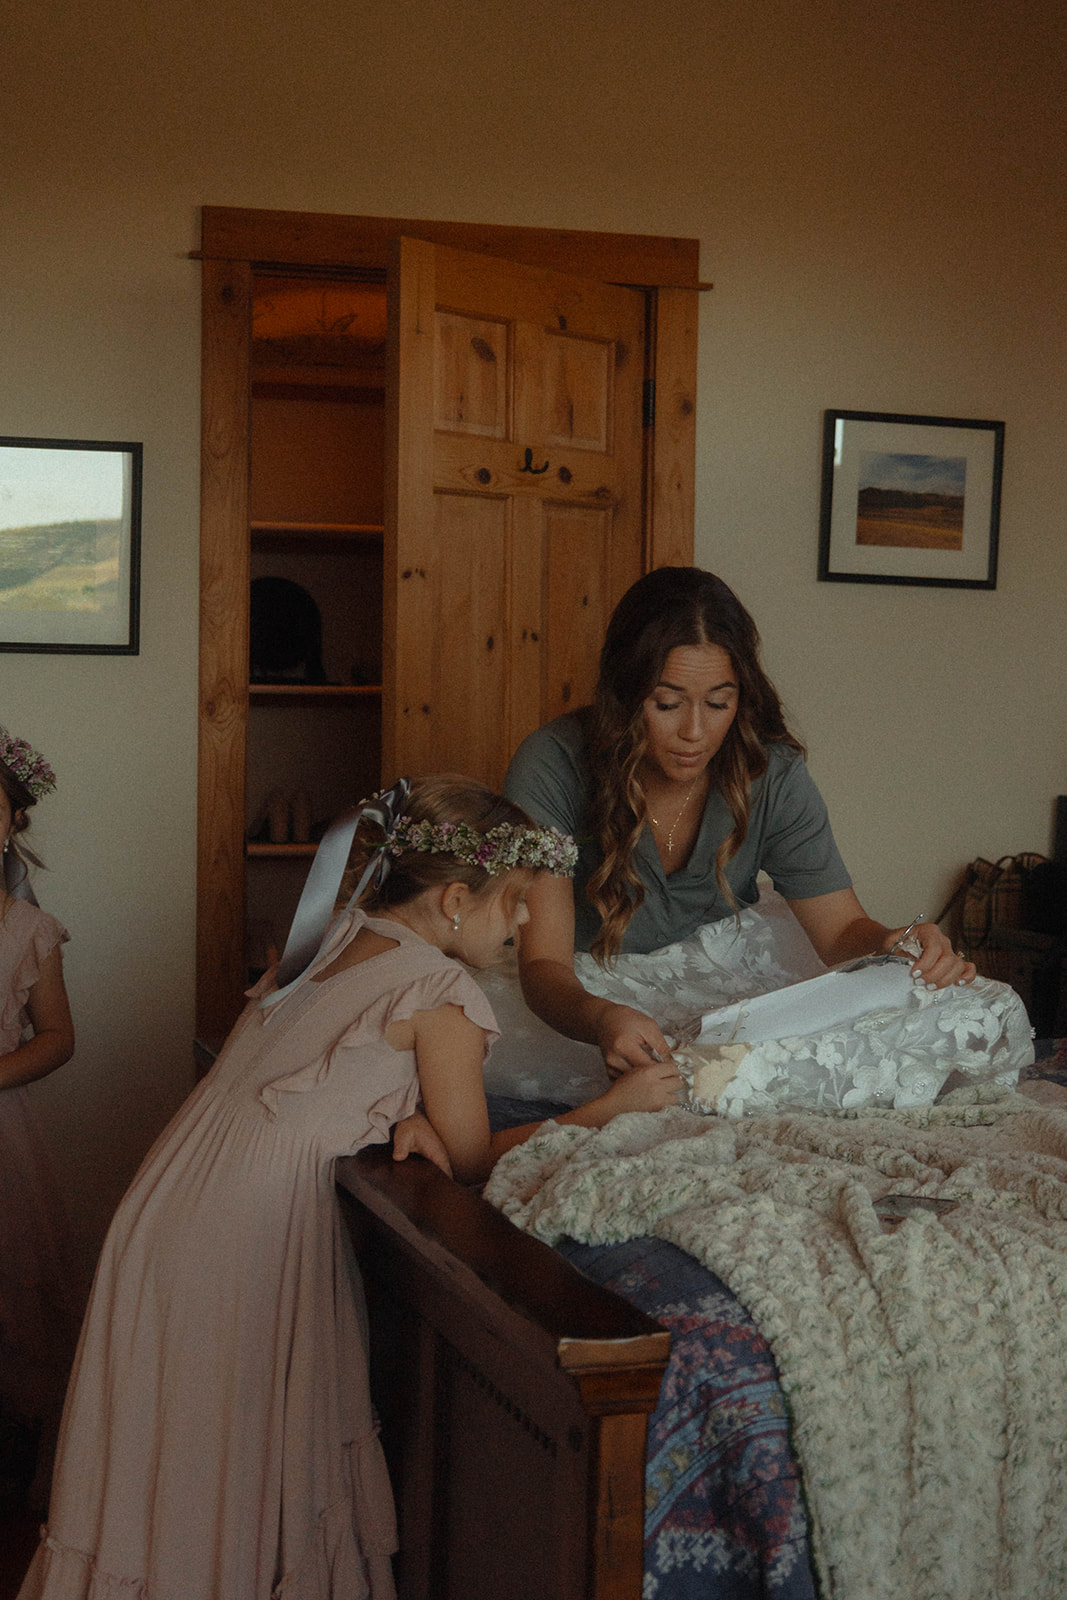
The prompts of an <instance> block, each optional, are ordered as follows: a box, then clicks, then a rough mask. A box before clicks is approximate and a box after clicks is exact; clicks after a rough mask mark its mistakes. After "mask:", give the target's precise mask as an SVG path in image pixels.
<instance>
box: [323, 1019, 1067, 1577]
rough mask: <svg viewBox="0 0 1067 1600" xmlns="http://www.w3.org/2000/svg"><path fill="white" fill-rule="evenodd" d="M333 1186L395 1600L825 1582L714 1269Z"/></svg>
mask: <svg viewBox="0 0 1067 1600" xmlns="http://www.w3.org/2000/svg"><path fill="white" fill-rule="evenodd" d="M1039 1057H1040V1058H1041V1059H1039V1063H1038V1070H1039V1071H1040V1072H1041V1079H1040V1081H1038V1082H1035V1083H1034V1084H1032V1085H1028V1086H1027V1087H1028V1088H1029V1089H1030V1090H1031V1092H1032V1093H1033V1094H1034V1095H1035V1097H1040V1095H1041V1094H1042V1093H1044V1094H1046V1096H1047V1097H1050V1098H1055V1097H1056V1096H1060V1097H1062V1098H1067V1044H1065V1042H1063V1041H1061V1042H1059V1043H1058V1044H1049V1043H1046V1044H1045V1045H1044V1046H1039ZM513 1109H514V1108H513ZM533 1114H534V1115H536V1114H537V1108H534V1111H533ZM507 1118H508V1108H504V1110H503V1113H502V1114H501V1118H500V1120H507ZM516 1120H517V1116H516ZM338 1183H339V1187H340V1191H341V1194H342V1201H343V1211H344V1215H345V1217H346V1220H347V1225H348V1228H349V1230H350V1233H351V1237H352V1240H353V1242H354V1245H355V1248H356V1251H357V1254H358V1257H359V1261H360V1265H361V1268H362V1271H363V1276H364V1280H365V1283H366V1286H367V1293H368V1301H369V1306H370V1318H371V1330H372V1335H371V1337H372V1373H373V1382H374V1389H375V1395H376V1400H377V1404H378V1406H379V1410H380V1412H381V1416H382V1429H383V1440H384V1443H385V1446H386V1452H387V1456H388V1459H389V1463H390V1470H391V1472H392V1475H393V1481H394V1487H395V1490H396V1495H397V1503H398V1515H399V1523H400V1540H401V1550H400V1555H399V1557H398V1569H397V1570H398V1586H399V1592H400V1595H401V1600H430V1597H431V1596H432V1597H433V1600H482V1597H485V1600H489V1597H493V1600H497V1597H500V1596H505V1595H506V1596H507V1597H508V1600H526V1597H527V1596H529V1597H530V1600H586V1597H588V1600H607V1597H611V1600H616V1597H617V1600H622V1597H624V1596H625V1597H630V1600H638V1597H642V1596H643V1597H644V1600H697V1597H698V1596H700V1597H702V1600H755V1597H756V1596H762V1597H773V1600H813V1597H814V1596H816V1595H818V1594H819V1593H820V1592H821V1591H820V1588H819V1585H818V1582H817V1580H816V1577H815V1566H816V1563H814V1562H813V1561H812V1559H811V1554H810V1540H809V1523H808V1513H807V1508H806V1505H805V1496H804V1491H803V1487H802V1484H801V1481H800V1475H799V1473H798V1470H797V1467H796V1465H795V1460H794V1451H793V1449H792V1447H791V1440H790V1431H789V1430H790V1421H789V1412H788V1409H787V1405H786V1402H785V1399H784V1396H783V1392H782V1389H781V1387H780V1386H779V1383H778V1378H777V1373H776V1368H775V1362H774V1360H773V1357H772V1356H771V1352H770V1349H769V1347H768V1344H767V1342H766V1340H765V1339H763V1338H762V1336H761V1334H760V1332H759V1330H758V1329H757V1327H756V1325H755V1323H754V1322H753V1320H752V1318H751V1317H750V1316H749V1315H748V1313H747V1312H746V1311H745V1310H744V1309H743V1307H742V1306H741V1305H740V1304H739V1303H738V1300H737V1299H736V1298H735V1297H734V1296H733V1295H731V1294H730V1292H729V1290H728V1289H726V1287H725V1285H724V1284H723V1283H722V1282H721V1281H720V1280H719V1279H717V1278H716V1277H715V1275H714V1274H712V1273H711V1272H709V1271H708V1270H707V1268H706V1267H704V1266H701V1265H700V1264H699V1263H697V1262H695V1261H694V1260H693V1259H692V1258H691V1256H690V1255H688V1254H687V1253H686V1252H685V1251H683V1250H681V1249H679V1248H677V1246H676V1245H674V1244H672V1243H670V1242H668V1241H665V1240H663V1239H637V1240H630V1241H627V1242H626V1243H624V1244H613V1245H588V1244H586V1245H578V1244H575V1243H573V1242H572V1241H567V1240H564V1241H561V1243H560V1246H559V1247H558V1248H555V1249H553V1248H549V1247H548V1246H547V1245H545V1244H542V1243H540V1242H539V1241H538V1240H537V1239H536V1238H532V1237H530V1236H529V1234H527V1233H525V1232H523V1231H520V1230H519V1229H517V1228H515V1227H514V1226H513V1225H512V1224H511V1223H509V1222H508V1220H507V1219H506V1218H505V1217H504V1216H502V1215H501V1214H500V1212H499V1211H498V1210H496V1209H494V1208H493V1207H492V1206H490V1205H488V1204H487V1203H486V1202H485V1201H484V1200H483V1199H481V1198H479V1196H478V1195H476V1194H475V1193H473V1192H471V1191H468V1190H464V1189H462V1188H461V1187H459V1186H458V1185H456V1184H453V1183H451V1182H450V1181H449V1180H447V1179H445V1178H444V1177H443V1176H442V1175H441V1174H440V1173H438V1172H437V1171H436V1170H435V1169H433V1168H431V1167H430V1166H429V1165H428V1164H426V1163H424V1162H419V1161H415V1160H412V1161H409V1162H408V1163H406V1164H398V1163H394V1162H392V1160H391V1159H390V1156H389V1153H388V1151H385V1150H382V1149H371V1150H367V1151H364V1152H361V1153H360V1155H358V1156H356V1157H353V1158H350V1159H348V1160H346V1161H343V1162H341V1163H340V1164H339V1168H338Z"/></svg>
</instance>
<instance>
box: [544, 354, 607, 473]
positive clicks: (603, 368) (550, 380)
mask: <svg viewBox="0 0 1067 1600" xmlns="http://www.w3.org/2000/svg"><path fill="white" fill-rule="evenodd" d="M614 354H615V352H614V348H613V346H612V345H611V344H610V343H609V342H608V340H606V339H577V338H575V337H574V335H573V334H568V333H557V332H555V331H554V330H551V329H549V330H548V331H547V332H546V335H545V384H544V411H545V416H544V428H543V432H544V438H545V440H546V442H547V443H548V444H554V445H565V446H569V447H570V448H571V449H574V450H594V451H597V452H599V453H601V454H607V453H608V452H609V451H610V450H611V448H612V443H613V436H612V420H613V415H614V410H615V407H614V399H615V382H614V379H615V371H614Z"/></svg>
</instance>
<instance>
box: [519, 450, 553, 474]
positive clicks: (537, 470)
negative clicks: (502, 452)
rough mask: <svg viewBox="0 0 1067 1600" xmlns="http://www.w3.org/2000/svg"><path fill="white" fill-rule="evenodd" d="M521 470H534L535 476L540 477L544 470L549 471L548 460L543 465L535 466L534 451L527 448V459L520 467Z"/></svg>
mask: <svg viewBox="0 0 1067 1600" xmlns="http://www.w3.org/2000/svg"><path fill="white" fill-rule="evenodd" d="M519 471H520V472H532V473H533V474H534V476H535V477H538V478H539V477H540V476H541V474H542V472H547V471H548V462H547V461H546V462H545V464H544V466H543V467H535V466H534V464H533V451H532V450H527V451H526V457H525V461H524V463H523V465H522V466H521V467H520V468H519Z"/></svg>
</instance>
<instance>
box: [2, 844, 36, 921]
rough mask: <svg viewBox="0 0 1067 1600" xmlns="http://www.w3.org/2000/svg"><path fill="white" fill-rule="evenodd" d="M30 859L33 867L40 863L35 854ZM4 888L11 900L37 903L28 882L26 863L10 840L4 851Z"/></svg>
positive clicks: (33, 904)
mask: <svg viewBox="0 0 1067 1600" xmlns="http://www.w3.org/2000/svg"><path fill="white" fill-rule="evenodd" d="M30 859H31V860H32V861H33V864H34V866H35V867H39V866H40V865H41V863H40V862H39V861H38V859H37V857H36V856H31V858H30ZM4 888H5V889H6V890H7V892H8V894H9V895H10V896H11V898H12V900H28V901H29V903H30V905H31V906H35V905H36V904H37V896H36V895H35V894H34V892H33V888H32V886H31V884H30V875H29V873H28V872H27V871H26V863H25V861H23V859H22V857H21V855H20V854H19V852H18V851H17V850H16V849H15V846H14V845H13V844H12V843H11V841H10V840H8V846H7V849H6V850H5V851H4Z"/></svg>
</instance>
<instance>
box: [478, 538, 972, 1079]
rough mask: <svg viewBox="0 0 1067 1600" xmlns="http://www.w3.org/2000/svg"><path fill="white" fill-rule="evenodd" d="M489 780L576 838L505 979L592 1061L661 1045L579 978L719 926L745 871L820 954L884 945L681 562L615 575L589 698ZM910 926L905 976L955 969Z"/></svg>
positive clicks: (968, 978)
mask: <svg viewBox="0 0 1067 1600" xmlns="http://www.w3.org/2000/svg"><path fill="white" fill-rule="evenodd" d="M505 789H506V792H507V794H508V795H509V796H510V797H511V798H512V799H514V800H516V801H517V802H518V803H519V804H520V805H522V806H523V807H524V808H525V809H526V810H527V811H528V812H529V813H530V815H531V816H533V817H535V818H536V819H537V821H539V822H540V823H542V824H545V825H548V824H551V825H553V826H556V827H559V828H563V829H565V830H566V831H567V832H569V833H571V834H573V836H574V837H575V838H576V840H577V842H578V845H579V860H578V866H577V869H576V873H575V877H574V880H573V883H572V882H571V880H561V879H554V880H551V881H547V880H546V881H545V882H543V883H539V884H538V885H537V886H536V888H535V889H534V890H533V891H532V892H531V894H530V897H529V910H530V922H529V926H528V927H527V928H525V929H524V930H523V935H522V942H521V952H520V971H521V977H522V988H523V994H524V996H525V998H526V1001H527V1003H528V1005H529V1006H530V1008H531V1009H532V1010H533V1011H534V1012H535V1013H536V1014H537V1015H538V1016H540V1017H541V1018H542V1019H543V1020H544V1021H545V1022H547V1023H548V1024H550V1026H551V1027H553V1028H554V1029H556V1030H557V1031H558V1032H560V1033H563V1034H565V1035H566V1036H567V1037H569V1038H571V1039H577V1040H582V1041H585V1042H587V1043H590V1044H595V1045H597V1046H599V1048H600V1050H601V1052H602V1054H603V1057H604V1061H605V1063H606V1065H607V1068H608V1070H609V1072H613V1073H617V1072H620V1071H626V1070H628V1069H630V1068H632V1067H635V1066H638V1065H639V1064H640V1063H642V1062H644V1061H647V1060H648V1059H649V1057H650V1056H652V1057H653V1058H658V1059H666V1058H668V1057H669V1056H670V1054H671V1051H670V1046H669V1044H668V1041H667V1040H666V1039H665V1037H664V1034H663V1032H662V1031H661V1027H660V1025H659V1024H658V1023H657V1022H656V1021H655V1020H654V1019H653V1018H652V1017H651V1016H649V1015H647V1014H645V1012H643V1011H642V1010H640V1009H637V1008H636V1007H633V1006H629V1005H626V1004H621V1003H619V1002H618V1001H617V1000H613V999H611V998H607V997H606V994H605V993H599V992H597V990H598V989H605V990H606V991H609V992H610V990H611V983H610V976H611V973H612V969H613V967H614V965H615V964H616V963H617V962H618V961H619V958H620V957H622V956H627V955H632V954H650V953H652V952H657V951H662V950H663V949H664V948H665V947H673V946H674V945H676V944H677V943H678V942H679V941H684V940H687V939H690V938H693V937H695V936H697V935H699V934H700V933H701V931H702V930H705V929H707V928H709V927H710V926H712V925H715V924H724V925H725V927H726V928H729V927H730V925H731V921H732V923H734V924H737V923H738V922H739V919H740V917H741V914H742V913H743V912H744V911H745V908H747V907H751V906H753V905H754V904H755V902H756V901H757V899H758V898H759V889H758V886H757V881H756V878H757V873H759V872H761V871H763V872H765V873H766V874H768V875H769V876H770V878H771V879H772V880H773V882H774V885H775V887H776V889H777V890H778V892H779V894H780V895H781V896H782V897H783V898H784V899H785V900H786V901H787V902H788V904H789V906H790V908H791V910H792V912H793V913H794V915H795V917H796V919H797V921H799V923H800V925H801V927H802V928H803V930H804V932H805V934H806V935H807V937H808V939H809V940H810V941H811V944H812V945H813V946H814V949H815V952H816V953H817V956H818V957H819V958H820V959H821V961H822V962H824V963H826V965H828V966H832V965H836V964H838V963H841V962H844V961H848V960H850V959H852V958H854V957H860V956H863V955H866V954H869V953H871V952H876V951H888V950H890V949H891V948H892V947H894V946H896V945H898V944H899V943H900V941H901V939H902V936H903V934H904V933H905V932H907V931H909V930H905V929H902V928H893V929H890V928H887V927H885V926H884V925H883V924H882V923H880V922H876V921H874V920H873V918H871V917H869V916H868V915H867V913H866V912H865V911H864V909H863V907H862V905H861V904H860V902H859V900H858V898H857V896H856V893H855V891H854V889H853V888H852V882H851V879H850V877H849V874H848V872H847V870H846V868H845V865H844V863H843V861H842V860H841V857H840V855H839V853H838V850H837V846H836V844H835V843H834V838H833V834H832V832H831V830H830V824H829V820H828V818H827V813H826V807H825V805H824V803H823V801H822V798H821V796H820V795H819V792H818V790H817V789H816V787H815V785H814V783H813V781H812V779H811V778H810V776H809V774H808V771H807V767H806V765H805V761H804V749H803V746H802V745H801V744H800V742H799V741H798V740H797V739H796V738H795V737H794V735H793V734H792V733H791V732H790V731H789V728H788V726H787V724H786V721H785V717H784V715H783V712H782V706H781V702H780V700H779V698H778V695H777V693H776V691H775V689H774V686H773V684H772V683H771V681H770V679H769V678H768V677H767V675H766V673H765V672H764V670H763V668H762V666H761V664H760V641H759V634H758V631H757V629H756V625H755V623H754V622H753V620H752V618H751V616H750V615H749V613H748V612H747V611H746V610H745V608H744V606H743V605H742V604H741V602H740V601H739V600H738V598H737V596H736V595H735V594H734V593H733V592H732V591H731V590H730V589H729V588H728V587H727V585H726V584H725V583H724V582H723V581H722V580H721V579H720V578H717V577H715V576H714V575H713V574H712V573H710V572H705V571H702V570H701V569H699V568H697V567H661V568H659V569H657V570H656V571H654V572H650V573H648V574H646V576H645V577H643V578H640V579H639V580H638V581H637V582H636V583H635V584H633V586H632V587H631V588H630V589H629V590H628V591H627V593H626V594H625V595H624V596H623V598H622V600H621V601H620V602H619V605H618V607H617V608H616V610H615V613H614V615H613V616H612V619H611V622H610V624H609V626H608V630H607V635H606V638H605V641H604V646H603V650H602V652H601V658H600V676H599V681H598V683H597V687H596V693H595V697H594V700H593V703H592V705H590V706H586V707H584V708H582V709H581V710H579V711H577V712H574V713H571V714H568V715H566V716H563V717H559V718H557V719H556V720H555V721H554V722H551V723H549V724H548V725H547V726H545V727H544V728H541V729H539V730H538V731H537V732H536V733H534V734H532V735H531V736H530V737H529V738H528V739H526V740H525V741H524V742H523V744H522V745H521V746H520V747H519V750H518V751H517V752H516V755H515V757H514V759H513V761H512V764H511V767H510V769H509V772H508V776H507V780H506V784H505ZM913 936H914V938H915V940H916V941H917V943H916V944H915V946H914V950H915V955H914V960H913V967H912V975H913V977H914V978H915V980H916V981H917V982H918V983H920V984H922V985H924V986H926V987H929V988H931V989H943V988H945V987H947V986H949V985H956V984H968V983H971V982H972V980H973V979H974V977H975V969H974V967H973V966H972V965H971V964H970V963H969V962H967V961H965V960H964V959H963V957H962V956H960V955H958V954H957V953H956V952H955V951H954V950H953V949H952V947H951V944H950V943H949V941H948V940H947V938H946V937H945V936H944V934H943V933H942V932H941V930H940V929H939V928H938V927H936V926H935V925H933V924H931V923H920V924H919V925H918V926H916V927H915V928H914V930H913ZM576 951H577V952H589V953H590V954H591V956H592V958H593V962H594V963H595V968H596V969H598V971H594V972H593V979H592V982H593V984H594V985H595V987H591V983H590V977H589V974H590V970H591V963H590V962H589V960H588V959H586V960H583V961H582V964H581V971H582V973H583V974H584V981H583V978H582V977H580V976H579V975H578V973H576V971H575V952H576ZM598 973H602V974H603V975H604V979H605V981H604V982H603V983H601V981H600V977H599V975H598ZM768 986H769V987H773V984H771V985H768Z"/></svg>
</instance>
